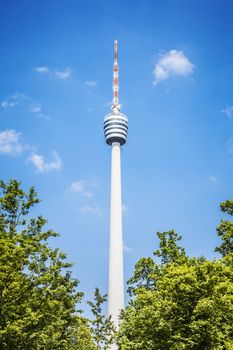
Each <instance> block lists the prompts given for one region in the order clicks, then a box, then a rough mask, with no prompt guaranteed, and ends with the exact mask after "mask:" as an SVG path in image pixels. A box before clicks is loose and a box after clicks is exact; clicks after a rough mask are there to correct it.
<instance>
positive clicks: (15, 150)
mask: <svg viewBox="0 0 233 350" xmlns="http://www.w3.org/2000/svg"><path fill="white" fill-rule="evenodd" d="M20 137H21V134H20V133H19V132H16V131H15V130H13V129H11V130H4V131H2V132H0V153H2V154H8V155H17V154H20V153H22V152H23V151H24V150H25V149H26V148H28V147H27V146H24V145H22V144H21V143H20Z"/></svg>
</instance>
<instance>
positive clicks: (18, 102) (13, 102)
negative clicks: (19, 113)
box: [1, 91, 30, 109]
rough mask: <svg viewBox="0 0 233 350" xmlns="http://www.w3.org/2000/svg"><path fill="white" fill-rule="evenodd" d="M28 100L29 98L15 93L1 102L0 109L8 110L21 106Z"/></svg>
mask: <svg viewBox="0 0 233 350" xmlns="http://www.w3.org/2000/svg"><path fill="white" fill-rule="evenodd" d="M29 99H30V97H29V96H27V95H25V94H23V93H21V92H17V91H16V92H15V93H14V94H12V95H9V96H8V97H7V98H6V99H5V100H3V101H2V102H1V107H2V108H4V109H8V108H12V107H15V106H23V104H24V102H25V101H26V100H29Z"/></svg>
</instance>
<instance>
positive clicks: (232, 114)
mask: <svg viewBox="0 0 233 350" xmlns="http://www.w3.org/2000/svg"><path fill="white" fill-rule="evenodd" d="M221 112H222V113H224V114H226V115H227V116H228V118H229V119H233V106H227V107H225V108H224V109H223V110H222V111H221Z"/></svg>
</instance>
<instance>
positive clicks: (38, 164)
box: [28, 151, 62, 173]
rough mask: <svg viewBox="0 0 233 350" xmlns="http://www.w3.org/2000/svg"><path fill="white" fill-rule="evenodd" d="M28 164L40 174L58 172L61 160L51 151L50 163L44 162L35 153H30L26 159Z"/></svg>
mask: <svg viewBox="0 0 233 350" xmlns="http://www.w3.org/2000/svg"><path fill="white" fill-rule="evenodd" d="M28 162H30V163H32V164H33V165H34V166H35V168H36V170H37V171H38V172H40V173H45V172H49V171H52V170H59V169H61V167H62V161H61V158H60V156H59V155H58V153H57V152H56V151H52V160H51V161H50V162H46V161H45V160H44V157H43V156H42V155H40V154H37V153H32V154H31V156H30V157H29V158H28Z"/></svg>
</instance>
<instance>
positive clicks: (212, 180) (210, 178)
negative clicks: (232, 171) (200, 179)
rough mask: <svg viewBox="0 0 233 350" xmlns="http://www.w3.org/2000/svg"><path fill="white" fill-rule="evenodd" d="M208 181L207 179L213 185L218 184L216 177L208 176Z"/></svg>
mask: <svg viewBox="0 0 233 350" xmlns="http://www.w3.org/2000/svg"><path fill="white" fill-rule="evenodd" d="M208 179H209V181H211V182H213V183H216V182H218V179H217V177H216V176H214V175H210V176H209V177H208Z"/></svg>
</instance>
